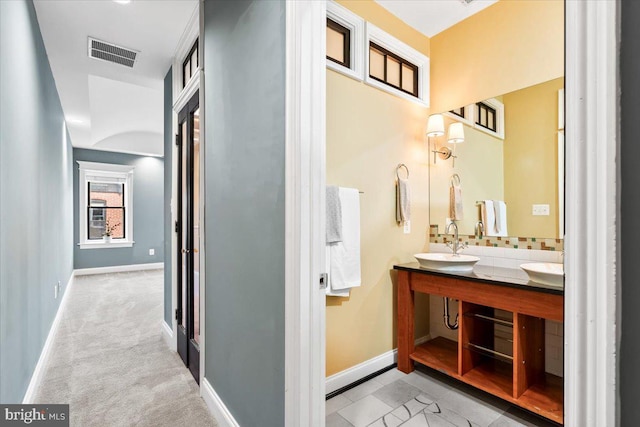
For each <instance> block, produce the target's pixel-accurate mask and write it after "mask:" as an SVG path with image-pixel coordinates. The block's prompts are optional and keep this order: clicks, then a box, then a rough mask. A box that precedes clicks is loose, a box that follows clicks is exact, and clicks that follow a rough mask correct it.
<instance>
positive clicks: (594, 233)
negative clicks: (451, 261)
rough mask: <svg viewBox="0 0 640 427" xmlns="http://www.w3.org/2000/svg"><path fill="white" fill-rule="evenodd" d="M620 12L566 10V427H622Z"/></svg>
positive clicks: (599, 6) (573, 6)
mask: <svg viewBox="0 0 640 427" xmlns="http://www.w3.org/2000/svg"><path fill="white" fill-rule="evenodd" d="M617 10H618V2H613V1H612V2H609V1H593V2H592V1H585V2H583V1H567V2H566V22H567V26H566V37H567V38H566V46H567V47H566V92H565V95H566V124H565V129H566V135H565V144H566V162H567V164H566V166H567V167H566V184H565V185H566V205H565V206H566V207H565V209H566V211H565V212H566V222H565V230H566V240H565V250H566V256H565V271H566V281H565V334H564V336H565V344H564V346H565V365H564V368H565V425H566V426H580V427H582V426H615V425H618V424H619V416H618V414H617V413H616V412H617V408H616V394H617V387H618V385H617V383H618V382H617V369H618V367H617V365H618V353H617V352H618V335H619V330H618V327H617V319H618V307H619V301H618V298H619V297H618V295H619V292H618V286H619V283H618V281H617V271H616V270H617V262H616V255H617V254H616V221H617V220H618V218H619V215H618V212H617V191H616V178H617V167H618V165H617V159H616V156H617V152H618V139H619V128H618V86H619V81H618V69H617V64H618V61H617V54H618V41H619V39H618V38H619V23H618V11H617ZM594 29H597V31H595V30H594Z"/></svg>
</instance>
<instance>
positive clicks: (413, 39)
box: [336, 0, 430, 56]
mask: <svg viewBox="0 0 640 427" xmlns="http://www.w3.org/2000/svg"><path fill="white" fill-rule="evenodd" d="M336 3H338V4H340V5H341V6H344V7H346V8H347V9H349V10H350V11H352V12H353V13H355V14H356V15H358V16H360V17H361V18H362V19H364V20H365V21H367V22H371V23H372V24H373V25H375V26H376V27H378V28H380V29H381V30H383V31H385V32H387V33H389V34H391V35H392V36H394V37H395V38H397V39H398V40H401V41H403V42H404V43H406V44H408V45H409V46H411V47H412V48H414V49H416V50H417V51H419V52H420V53H422V54H424V55H426V56H429V46H430V40H429V37H427V36H425V35H424V34H422V33H421V32H419V31H418V30H416V29H415V28H413V27H411V26H409V25H407V24H406V23H405V22H404V21H403V20H401V19H400V18H398V17H396V16H395V15H393V14H391V13H390V12H389V11H388V10H387V9H385V8H384V7H382V6H380V5H379V4H378V3H376V2H374V1H373V0H337V1H336Z"/></svg>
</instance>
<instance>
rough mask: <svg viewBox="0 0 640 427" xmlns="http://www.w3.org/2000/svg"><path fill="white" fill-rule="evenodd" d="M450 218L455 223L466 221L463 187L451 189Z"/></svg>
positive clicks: (455, 186) (454, 186) (452, 187)
mask: <svg viewBox="0 0 640 427" xmlns="http://www.w3.org/2000/svg"><path fill="white" fill-rule="evenodd" d="M449 218H451V219H452V220H454V221H462V220H463V219H464V210H463V208H462V187H460V186H459V185H452V186H451V187H449Z"/></svg>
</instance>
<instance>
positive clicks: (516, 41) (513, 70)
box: [326, 0, 564, 426]
mask: <svg viewBox="0 0 640 427" xmlns="http://www.w3.org/2000/svg"><path fill="white" fill-rule="evenodd" d="M330 3H332V4H333V5H332V6H329V5H328V16H329V17H330V18H335V20H336V21H338V22H339V23H341V24H342V25H343V27H347V28H350V29H351V30H352V31H351V33H350V34H351V37H352V40H350V42H351V43H352V45H351V46H353V49H352V50H353V51H354V52H352V53H350V55H352V56H357V55H360V57H359V58H360V59H357V58H356V60H355V61H351V63H350V64H349V65H350V67H349V68H348V70H344V69H341V68H340V67H336V66H335V65H333V64H331V62H335V61H328V66H327V82H326V88H327V139H326V140H327V153H326V156H327V159H326V164H327V171H326V176H327V185H333V186H339V187H346V188H353V189H358V198H359V209H360V224H359V225H360V230H359V232H360V272H361V281H360V283H361V285H360V286H359V287H354V288H352V289H351V290H350V291H349V292H348V294H349V296H348V297H338V296H327V298H326V306H327V307H326V377H327V384H326V392H327V394H328V395H329V396H331V397H332V398H331V399H329V400H328V402H327V411H326V415H327V425H346V426H349V425H368V424H369V423H376V422H378V421H380V422H383V423H386V424H380V425H399V424H398V422H405V421H407V420H406V419H404V418H399V417H395V418H391V419H388V418H387V417H386V415H385V414H379V415H378V416H377V418H374V419H371V418H367V417H361V414H358V413H354V412H353V411H349V410H348V409H347V408H348V407H349V406H351V405H354V404H355V403H357V402H358V401H363V399H369V400H370V401H371V402H374V401H373V398H375V397H376V393H378V396H381V394H380V393H381V390H382V389H383V388H384V387H386V386H388V385H389V384H385V382H386V381H387V380H381V379H380V378H382V375H381V376H380V377H375V378H373V379H372V380H371V381H372V382H371V381H370V382H368V385H366V383H363V384H360V385H357V386H356V387H354V388H351V389H348V390H346V389H345V387H349V386H350V385H352V384H353V383H354V382H356V383H357V382H358V380H360V379H362V378H368V376H370V375H372V374H374V373H376V372H379V371H381V370H384V369H386V368H388V367H389V366H391V365H393V364H394V363H395V362H396V360H397V357H398V356H397V353H396V350H395V349H396V347H397V346H398V345H397V343H398V327H399V325H398V310H397V306H398V280H397V278H398V270H395V269H394V266H396V265H402V264H407V263H415V262H416V259H415V258H414V255H415V254H418V253H425V252H442V253H446V252H450V249H449V248H448V247H447V246H446V242H451V240H452V236H451V234H445V229H446V226H447V218H448V217H450V215H449V187H450V186H451V178H452V176H453V175H454V174H457V176H458V177H459V186H460V188H461V189H462V202H461V203H462V206H463V208H464V209H463V210H464V215H463V216H462V218H463V219H460V220H457V221H455V222H456V225H457V228H458V231H459V235H460V240H461V243H463V244H464V243H466V244H468V247H467V248H466V249H464V250H462V251H461V253H462V254H463V255H469V256H476V257H478V258H479V261H478V262H477V265H476V267H474V269H476V270H478V269H479V271H482V273H483V274H486V275H489V276H494V277H498V276H501V277H502V278H503V279H505V280H510V279H514V280H515V281H525V282H526V280H527V278H528V276H527V273H525V271H524V270H522V269H520V268H519V266H520V265H521V264H526V263H532V262H545V263H555V264H559V263H562V239H561V236H563V234H564V232H563V224H562V222H561V221H560V218H563V206H562V205H563V203H562V201H563V199H564V197H563V188H564V182H563V179H562V177H563V169H562V167H563V156H562V154H563V148H562V147H563V146H562V140H563V138H562V133H563V132H562V129H563V124H562V120H563V108H562V107H563V101H562V88H563V86H564V78H563V77H564V12H563V8H564V3H563V2H562V1H545V2H534V1H521V2H509V1H504V0H502V1H498V2H478V3H482V4H480V5H477V4H470V5H468V6H465V5H464V4H456V6H458V7H476V8H477V10H475V13H473V14H471V15H470V16H469V17H467V18H466V19H463V20H459V21H455V22H452V23H451V24H449V26H448V27H443V28H438V29H436V30H434V31H437V32H436V33H435V34H433V35H432V36H431V37H429V36H427V35H425V34H424V33H422V32H420V31H418V30H417V29H416V28H418V26H417V25H416V24H415V23H413V22H412V24H413V25H414V26H415V28H414V27H413V26H412V25H410V24H409V23H407V22H405V21H403V20H402V19H401V18H399V17H398V16H400V15H401V16H403V17H407V16H409V18H405V19H407V21H409V20H411V18H410V17H411V16H414V17H416V18H414V19H418V18H420V17H423V16H425V15H424V13H425V12H424V11H422V12H421V11H420V10H410V9H404V10H402V8H401V7H398V8H396V9H393V6H390V5H389V3H394V2H385V1H379V2H372V1H371V2H370V1H367V2H358V1H339V2H337V5H338V7H335V6H336V4H335V3H336V2H330ZM400 3H401V4H402V2H400ZM412 3H413V6H412ZM416 3H417V2H406V4H408V5H409V7H415V6H416ZM422 3H426V4H432V6H434V7H438V6H437V5H438V4H441V2H422ZM451 3H458V2H451ZM480 6H484V7H482V9H481V8H480ZM385 7H388V8H389V10H394V12H395V13H397V15H394V14H393V13H391V12H390V11H389V10H388V9H385ZM425 7H429V6H428V5H427V6H425ZM342 9H346V11H347V12H346V13H345V12H344V10H342ZM480 9H481V10H480ZM335 10H338V11H337V12H335ZM331 13H335V15H331ZM421 13H422V15H421ZM431 13H437V11H433V10H432V11H431ZM353 16H355V17H356V18H353ZM349 18H352V19H353V20H352V21H349ZM458 19H459V18H458ZM440 21H445V20H444V19H443V20H440ZM353 22H355V23H353ZM496 23H500V24H499V25H496ZM438 25H444V24H442V22H439V23H438ZM371 29H373V30H371ZM379 30H381V31H379ZM380 32H384V33H386V34H387V35H390V36H391V37H392V38H394V39H396V40H399V41H400V42H401V43H399V44H393V42H389V41H388V39H386V41H387V45H386V46H391V47H394V48H396V49H397V50H396V51H395V52H396V53H398V52H400V51H401V50H402V47H403V46H409V48H410V49H409V50H408V51H407V53H405V54H404V55H400V56H401V57H404V58H405V59H407V58H408V57H409V56H411V55H413V56H411V58H415V61H414V62H413V64H416V62H418V63H420V61H423V62H424V58H425V57H426V58H428V60H427V61H426V66H425V67H424V68H418V71H414V73H417V74H418V75H419V76H420V77H421V81H420V83H419V84H420V85H421V86H420V88H419V90H416V91H414V90H413V89H416V88H413V87H409V88H404V89H405V90H404V92H405V93H400V94H399V93H394V92H393V90H391V91H389V90H387V89H386V88H384V87H381V86H380V85H376V83H379V82H372V80H375V79H371V78H368V77H370V76H368V72H367V71H365V70H363V68H365V67H364V66H363V65H359V64H366V63H367V62H366V60H364V59H363V57H366V58H369V56H368V53H367V52H366V50H367V49H366V48H364V46H361V45H358V44H357V43H356V39H358V38H361V39H362V40H364V38H367V37H370V38H369V40H372V41H376V42H379V43H377V44H378V45H380V43H383V42H384V41H385V39H384V37H382V36H380ZM328 34H329V33H328ZM376 37H378V38H379V39H376ZM328 40H329V41H330V37H329V36H328ZM362 43H365V42H364V41H363V42H362ZM386 46H383V47H386ZM388 50H392V49H388ZM363 51H364V52H363ZM328 53H331V49H330V48H329V46H328ZM365 55H367V56H365ZM373 59H374V58H373V57H372V58H371V61H373ZM371 63H372V64H373V62H371ZM423 70H426V72H423ZM420 73H422V74H420ZM425 76H426V77H427V78H426V79H424V78H423V77H425ZM425 81H426V85H425ZM414 82H415V80H414ZM406 92H417V94H418V96H417V97H415V96H414V97H413V99H412V98H411V95H410V94H407V93H406ZM482 101H489V102H488V103H489V105H490V106H493V107H494V109H495V111H496V113H495V114H496V117H500V118H499V119H497V120H496V121H497V122H498V123H496V124H497V125H499V126H500V129H496V131H493V134H492V133H491V131H490V132H486V131H485V130H480V129H479V127H478V126H476V125H474V122H475V120H473V118H470V117H469V116H468V114H469V111H471V110H473V108H469V107H470V106H471V107H473V104H475V103H476V102H482ZM500 106H502V107H500ZM460 107H465V110H466V117H460V116H456V115H455V113H453V112H451V110H456V111H457V113H459V114H460V115H462V116H465V113H463V112H462V111H461V110H459V108H460ZM501 110H502V111H503V113H504V115H503V116H501V115H500V112H501ZM439 113H443V114H442V116H441V117H442V119H443V133H444V134H440V135H438V134H439V133H440V132H435V133H433V134H434V136H427V132H428V130H429V129H428V125H427V124H428V122H429V117H430V116H432V115H436V114H439ZM454 122H458V123H463V126H462V127H463V133H464V141H463V142H461V143H459V144H450V143H448V142H447V139H448V130H449V128H450V126H449V125H450V124H452V123H454ZM535 144H537V145H535ZM541 146H544V148H545V149H540V147H541ZM443 147H444V148H447V149H448V150H445V149H443ZM449 150H450V152H449ZM438 151H440V153H439V152H438ZM442 152H444V153H447V154H442ZM400 164H403V165H404V166H406V167H400V168H398V165H400ZM399 178H401V179H405V178H408V183H409V185H410V221H409V222H402V221H401V222H398V221H397V218H396V181H398V180H399ZM485 200H489V201H493V200H500V201H503V202H504V203H505V204H506V206H507V219H506V221H505V223H506V229H507V234H502V236H495V237H494V236H487V235H486V234H490V233H487V232H486V231H485V230H478V222H479V221H480V220H481V218H482V215H481V211H482V209H483V206H482V204H483V201H485ZM534 205H535V206H534ZM534 208H535V213H534ZM451 228H453V227H451ZM480 231H482V233H483V238H482V239H480V238H479V233H480ZM472 236H473V237H472ZM505 236H509V238H505ZM514 238H515V239H514ZM496 298H499V297H498V296H496ZM457 304H458V303H457V301H456V300H454V299H452V300H451V301H449V307H450V310H449V311H450V312H449V320H450V323H451V324H453V323H454V321H455V319H456V314H457ZM443 311H444V306H443V300H442V298H441V297H440V296H435V295H432V296H429V295H428V294H426V293H420V292H416V293H415V319H414V320H415V330H414V338H415V339H416V344H420V343H424V342H427V341H429V340H433V339H434V338H437V337H445V338H448V339H451V340H454V341H455V340H456V339H457V335H458V331H456V330H450V329H448V328H447V327H446V326H445V323H444V321H443ZM495 316H496V317H498V314H497V313H496V314H495ZM495 334H496V336H497V335H499V328H497V327H496V332H495ZM562 335H563V327H562V323H561V322H558V321H546V322H545V323H544V334H543V338H544V350H545V351H544V352H545V357H544V359H545V360H544V368H545V371H546V373H547V374H550V375H554V376H556V377H561V376H562V369H563V368H562V366H563V351H562V340H563V338H562ZM494 350H498V340H497V339H496V340H495V348H494ZM416 365H417V364H416ZM394 371H395V372H399V371H398V370H397V369H396V368H393V369H392V370H391V371H387V372H385V373H384V374H383V375H385V378H389V381H390V380H391V379H393V380H394V382H396V381H397V380H398V379H399V378H401V377H400V376H396V374H395V373H393V372H394ZM420 371H421V372H422V370H420ZM390 372H391V373H390ZM425 372H429V370H428V369H427V370H426V371H425ZM412 374H413V373H412ZM403 375H404V374H403ZM376 378H379V380H376ZM438 380H441V381H444V380H445V379H444V378H438ZM453 384H454V385H451V387H450V388H451V389H452V390H454V391H455V390H456V389H455V387H456V386H455V385H456V384H462V383H460V382H457V383H456V382H455V381H454V383H453ZM461 387H464V390H467V391H468V386H466V385H465V386H461ZM478 396H480V398H482V396H485V397H486V399H487V400H492V399H493V398H492V397H490V396H489V395H483V394H481V393H480V394H478ZM371 402H369V403H371ZM383 402H384V399H383ZM396 403H397V402H396ZM386 404H387V406H389V407H392V408H393V404H392V402H391V401H389V402H386ZM498 407H500V404H499V403H498ZM355 409H357V408H355V407H354V410H355ZM363 409H365V410H366V409H371V408H370V407H365V406H363ZM423 412H424V411H423ZM453 412H455V411H453ZM512 412H514V411H512V410H511V408H509V409H504V412H503V413H500V411H494V412H493V413H492V415H491V417H493V416H494V415H495V418H494V419H491V417H489V418H487V417H485V418H482V419H479V420H478V421H476V420H473V419H470V418H471V417H465V418H466V419H468V420H469V422H471V423H475V424H478V425H483V424H486V425H489V424H491V423H492V422H494V421H495V422H497V421H499V419H502V418H504V417H506V416H507V415H510V414H512ZM560 412H561V411H560ZM372 413H375V411H373V412H372ZM343 415H344V416H343ZM458 415H460V414H458ZM463 415H464V414H463ZM538 415H539V414H538ZM371 416H373V415H371ZM518 416H519V417H520V418H516V415H514V416H513V417H512V421H513V420H515V419H517V420H520V421H518V422H519V423H520V424H518V423H516V424H509V425H547V424H544V423H545V422H546V423H549V422H551V421H553V422H556V423H562V416H561V414H560V415H557V414H556V416H554V417H551V418H547V419H548V420H550V421H546V420H545V418H538V417H536V416H533V415H531V416H530V417H529V414H528V413H523V414H519V415H518ZM349 417H352V418H349ZM501 417H502V418H501ZM531 417H533V418H531ZM444 418H445V419H446V420H448V421H449V422H452V421H451V419H449V418H446V417H444ZM411 419H412V420H413V417H411ZM427 419H428V418H427ZM524 419H526V420H531V419H532V420H533V421H528V422H529V423H530V424H526V423H525V422H524V421H522V420H524ZM344 422H347V423H348V424H344ZM413 422H416V421H413ZM513 422H515V421H513ZM538 422H539V424H538ZM341 423H342V424H341ZM363 423H364V424H363ZM394 423H395V424H394ZM475 424H471V425H475ZM412 425H413V424H412ZM415 425H427V424H415ZM465 425H466V424H465ZM551 425H553V424H551Z"/></svg>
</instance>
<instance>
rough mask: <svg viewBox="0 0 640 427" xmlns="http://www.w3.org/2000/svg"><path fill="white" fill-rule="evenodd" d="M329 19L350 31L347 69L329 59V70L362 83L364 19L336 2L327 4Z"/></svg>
mask: <svg viewBox="0 0 640 427" xmlns="http://www.w3.org/2000/svg"><path fill="white" fill-rule="evenodd" d="M327 18H329V19H331V20H332V21H334V22H337V23H338V24H340V25H342V26H343V27H345V28H347V29H348V30H349V32H350V33H349V55H350V56H349V63H350V65H351V67H345V66H344V65H340V64H338V63H337V62H334V61H332V60H330V59H327V68H329V69H331V70H333V71H337V72H338V73H341V74H344V75H345V76H347V77H351V78H352V79H355V80H358V81H362V80H363V78H364V69H365V67H364V45H365V43H364V23H365V21H364V19H362V18H361V17H359V16H358V15H356V14H355V13H353V12H351V11H350V10H349V9H347V8H345V7H344V6H340V5H339V4H338V3H336V2H335V1H328V2H327Z"/></svg>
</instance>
